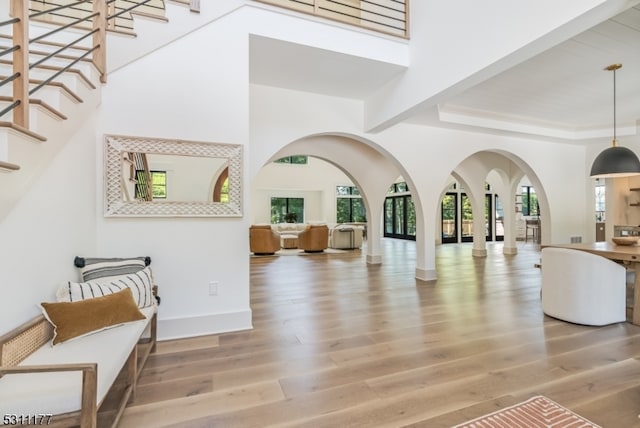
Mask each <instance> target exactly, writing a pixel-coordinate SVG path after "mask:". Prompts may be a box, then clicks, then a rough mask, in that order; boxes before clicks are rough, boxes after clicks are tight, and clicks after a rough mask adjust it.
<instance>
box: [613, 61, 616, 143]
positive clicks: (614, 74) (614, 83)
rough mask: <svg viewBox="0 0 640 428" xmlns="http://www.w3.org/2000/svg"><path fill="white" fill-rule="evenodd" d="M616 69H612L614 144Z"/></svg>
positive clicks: (614, 131) (614, 126)
mask: <svg viewBox="0 0 640 428" xmlns="http://www.w3.org/2000/svg"><path fill="white" fill-rule="evenodd" d="M616 128H617V127H616V69H615V68H614V69H613V144H614V145H615V144H616V141H617V138H616Z"/></svg>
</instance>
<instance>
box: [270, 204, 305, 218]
mask: <svg viewBox="0 0 640 428" xmlns="http://www.w3.org/2000/svg"><path fill="white" fill-rule="evenodd" d="M287 214H289V215H287ZM294 214H295V219H296V223H304V198H271V223H272V224H277V223H286V222H287V219H288V218H289V219H290V218H293V215H294Z"/></svg>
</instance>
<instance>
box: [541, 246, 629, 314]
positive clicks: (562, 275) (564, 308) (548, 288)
mask: <svg viewBox="0 0 640 428" xmlns="http://www.w3.org/2000/svg"><path fill="white" fill-rule="evenodd" d="M541 265H542V310H543V312H544V313H545V314H547V315H549V316H551V317H554V318H558V319H561V320H564V321H569V322H572V323H576V324H584V325H594V326H599V325H606V324H613V323H617V322H622V321H626V269H625V268H624V267H623V266H621V265H619V264H617V263H615V262H613V261H611V260H609V259H606V258H604V257H602V256H598V255H595V254H591V253H588V252H586V251H580V250H573V249H566V248H553V247H546V248H543V249H542V259H541Z"/></svg>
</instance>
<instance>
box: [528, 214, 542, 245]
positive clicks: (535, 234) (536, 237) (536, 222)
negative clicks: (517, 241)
mask: <svg viewBox="0 0 640 428" xmlns="http://www.w3.org/2000/svg"><path fill="white" fill-rule="evenodd" d="M529 230H531V240H532V241H533V242H535V243H536V244H539V243H540V219H539V218H537V219H531V220H526V226H525V231H524V242H525V243H526V242H527V241H528V240H529Z"/></svg>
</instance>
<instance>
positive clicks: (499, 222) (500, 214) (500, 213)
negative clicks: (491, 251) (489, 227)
mask: <svg viewBox="0 0 640 428" xmlns="http://www.w3.org/2000/svg"><path fill="white" fill-rule="evenodd" d="M495 205H496V210H495V216H496V217H495V222H494V224H495V227H496V241H504V208H502V201H501V200H500V198H499V197H498V195H495Z"/></svg>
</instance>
